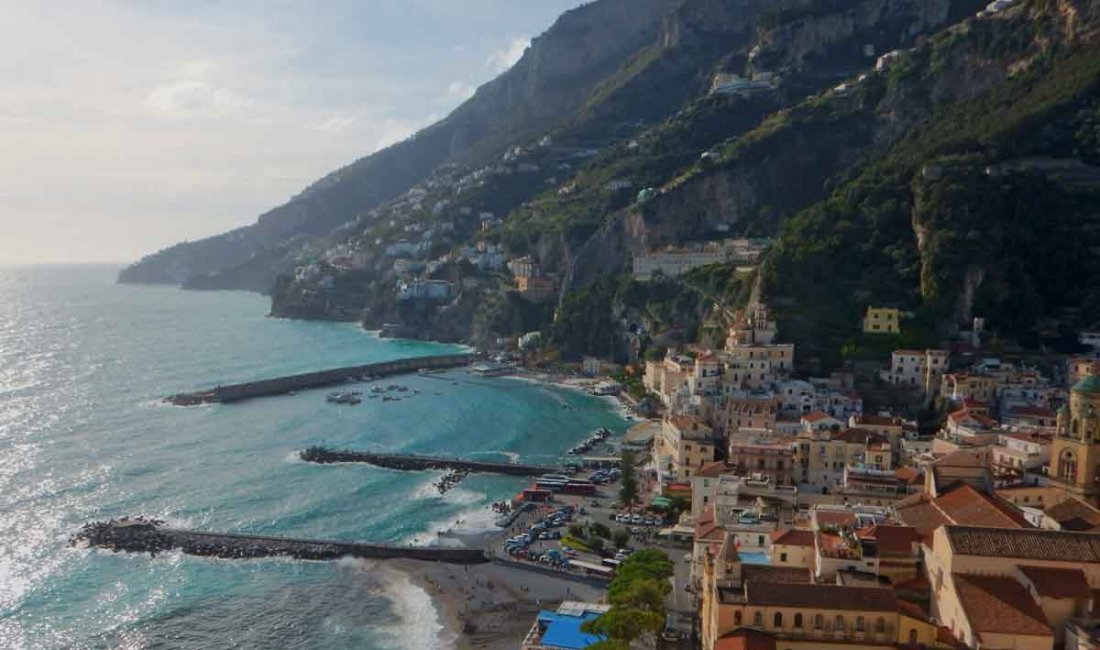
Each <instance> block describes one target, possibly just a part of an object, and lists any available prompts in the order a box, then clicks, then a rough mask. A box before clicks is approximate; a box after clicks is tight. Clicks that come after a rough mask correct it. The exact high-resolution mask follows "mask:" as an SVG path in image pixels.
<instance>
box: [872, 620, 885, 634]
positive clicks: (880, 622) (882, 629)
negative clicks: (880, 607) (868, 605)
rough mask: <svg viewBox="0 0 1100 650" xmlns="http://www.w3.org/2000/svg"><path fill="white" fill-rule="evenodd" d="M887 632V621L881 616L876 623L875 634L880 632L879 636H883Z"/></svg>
mask: <svg viewBox="0 0 1100 650" xmlns="http://www.w3.org/2000/svg"><path fill="white" fill-rule="evenodd" d="M885 631H886V619H885V618H883V617H881V616H879V617H878V620H877V621H875V632H878V633H879V634H882V633H883V632H885Z"/></svg>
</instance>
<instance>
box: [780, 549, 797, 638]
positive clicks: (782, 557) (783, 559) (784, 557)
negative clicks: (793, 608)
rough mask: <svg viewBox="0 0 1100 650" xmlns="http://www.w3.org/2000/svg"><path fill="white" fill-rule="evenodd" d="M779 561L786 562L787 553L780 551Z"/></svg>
mask: <svg viewBox="0 0 1100 650" xmlns="http://www.w3.org/2000/svg"><path fill="white" fill-rule="evenodd" d="M779 561H780V562H786V561H787V554H786V553H780V554H779ZM795 620H796V621H797V620H798V619H797V618H795Z"/></svg>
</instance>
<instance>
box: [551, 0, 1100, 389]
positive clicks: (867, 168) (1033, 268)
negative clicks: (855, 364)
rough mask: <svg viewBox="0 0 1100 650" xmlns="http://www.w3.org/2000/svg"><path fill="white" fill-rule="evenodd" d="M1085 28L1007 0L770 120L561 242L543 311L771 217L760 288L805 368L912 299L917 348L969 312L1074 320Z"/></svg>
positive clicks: (1089, 87) (1090, 184)
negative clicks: (634, 261)
mask: <svg viewBox="0 0 1100 650" xmlns="http://www.w3.org/2000/svg"><path fill="white" fill-rule="evenodd" d="M1098 24H1100V22H1098V20H1097V7H1096V3H1094V2H1089V1H1080V2H1071V1H1066V2H1049V1H1037V2H1026V3H1025V2H1022V3H1020V5H1019V6H1017V7H1014V8H1012V9H1010V10H1008V11H1005V12H1001V13H997V14H993V15H985V16H982V17H980V18H975V19H969V20H966V21H964V22H962V23H960V24H958V25H956V26H954V27H952V28H951V29H948V30H945V31H943V32H941V33H939V34H937V35H936V36H935V37H934V38H932V39H929V40H928V41H927V42H925V43H924V44H922V45H921V46H920V47H918V48H916V49H914V50H912V51H910V52H905V53H901V56H899V57H897V58H896V59H895V64H894V65H893V66H892V67H890V68H889V69H888V70H884V71H883V72H882V73H880V74H874V75H868V76H866V77H863V78H861V79H860V80H858V81H853V82H849V83H846V84H844V85H842V86H838V88H837V89H835V90H833V91H830V92H828V93H825V94H823V95H821V96H819V97H815V98H813V99H811V100H809V101H806V102H803V103H800V104H798V105H796V106H794V107H792V108H791V109H788V110H783V111H780V112H778V113H776V114H774V115H772V116H771V117H769V118H768V119H767V120H765V121H764V122H763V123H762V124H761V125H760V126H759V127H758V128H756V129H754V130H752V131H751V132H749V133H747V134H745V135H744V136H742V137H738V138H734V139H732V140H731V141H730V142H729V143H727V144H726V145H725V146H724V147H723V148H722V150H721V152H720V153H719V154H718V155H717V156H716V157H711V158H709V159H708V160H707V161H706V164H703V163H702V162H700V163H697V164H695V165H692V166H691V167H689V168H687V169H684V170H682V171H681V172H679V173H677V174H675V176H674V178H672V180H670V181H669V182H668V183H666V184H665V185H664V186H663V187H662V188H661V189H660V191H659V192H658V193H657V195H656V196H655V197H654V199H653V200H651V201H649V202H647V203H644V204H640V205H636V206H632V207H630V208H628V209H626V210H622V211H619V212H617V213H615V214H614V215H613V216H612V217H611V218H610V219H609V220H608V221H607V223H606V224H604V225H603V226H602V227H601V228H600V229H599V231H598V232H597V233H596V234H595V235H594V236H593V237H592V239H590V240H589V241H588V242H587V243H586V244H585V245H584V247H583V249H582V250H581V252H580V254H579V255H578V257H577V260H576V263H575V270H574V275H573V288H574V290H575V291H576V293H574V294H573V295H571V296H570V297H569V298H568V299H567V301H566V304H565V305H563V309H564V311H563V313H565V314H568V315H578V314H579V315H580V316H575V317H576V318H578V319H579V320H580V322H581V323H583V321H584V319H585V318H588V319H589V320H592V316H591V314H592V313H593V312H592V310H591V307H590V306H589V307H585V306H583V305H578V304H570V303H577V302H578V301H583V300H586V299H587V300H589V301H590V303H592V304H605V305H612V307H611V309H612V310H614V309H615V307H613V306H614V305H616V304H621V296H622V295H623V294H622V291H621V289H620V290H619V291H618V292H615V291H612V292H611V293H609V292H608V291H607V288H606V283H602V281H601V280H600V278H603V277H605V276H606V274H608V273H614V272H617V270H618V269H620V268H622V266H623V265H624V264H625V263H626V262H627V261H629V259H630V256H631V255H632V254H634V253H636V252H638V251H641V250H644V249H647V248H652V247H654V246H657V245H661V244H663V243H670V242H675V241H682V240H684V239H689V238H695V237H699V236H702V235H703V234H704V233H705V232H706V231H707V229H708V228H709V226H710V224H712V223H713V222H714V221H720V220H724V221H727V222H732V223H735V224H737V231H739V232H745V233H752V234H770V233H774V232H776V231H777V229H778V230H779V232H780V238H779V241H778V242H777V244H776V245H775V246H774V249H773V250H772V251H771V252H770V253H769V255H768V256H767V260H766V263H765V265H764V267H763V269H762V272H761V274H760V281H761V287H760V288H761V290H762V292H763V296H764V297H765V298H766V299H768V300H769V301H770V302H771V303H772V304H773V306H774V307H776V308H777V310H778V314H779V317H780V329H781V333H782V335H783V336H784V337H785V338H787V339H789V340H793V341H794V342H796V343H797V344H798V345H799V346H800V350H801V352H800V355H799V359H800V361H801V362H803V363H805V364H806V365H807V366H809V367H811V369H819V368H822V367H830V366H833V365H835V364H836V363H837V362H838V361H840V356H839V353H840V352H841V351H842V350H845V349H849V348H852V347H853V346H856V347H858V344H857V343H856V342H855V340H856V338H857V335H858V324H859V319H860V315H861V313H862V310H863V309H864V308H865V307H866V306H867V305H868V304H893V305H897V306H901V307H904V308H907V309H910V310H913V311H915V312H916V313H917V314H918V317H917V319H916V320H915V321H914V322H912V323H911V329H912V331H913V332H914V333H915V335H917V334H919V333H920V332H925V333H927V334H928V335H929V338H927V339H926V340H927V341H929V342H934V341H935V340H936V339H937V338H939V336H942V335H944V334H950V333H951V331H952V330H954V329H957V327H958V326H960V325H966V324H968V321H969V319H970V317H971V316H981V317H984V318H985V319H986V328H987V330H989V331H990V333H991V334H992V335H993V336H994V337H997V336H999V337H1003V338H1006V339H1010V340H1014V341H1016V342H1020V343H1023V344H1025V345H1035V344H1038V343H1039V342H1040V341H1043V340H1048V341H1057V340H1058V339H1059V338H1060V337H1064V336H1063V335H1064V333H1066V332H1069V331H1073V330H1074V328H1080V327H1088V326H1091V325H1094V324H1095V323H1096V322H1097V320H1098V319H1100V291H1098V289H1097V284H1096V282H1095V278H1096V277H1097V274H1098V273H1100V262H1098V260H1100V255H1098V253H1100V217H1098V212H1100V211H1098V206H1100V203H1098V199H1100V195H1098V193H1097V192H1098V189H1100V185H1097V181H1098V180H1100V168H1096V167H1094V166H1093V165H1094V164H1095V160H1096V135H1095V130H1094V128H1095V127H1094V125H1095V123H1096V108H1095V106H1096V103H1097V101H1098V100H1100V98H1098V97H1097V95H1096V93H1097V78H1098V77H1097V75H1098V72H1100V51H1098V50H1097V43H1096V40H1095V33H1096V29H1097V26H1098ZM585 286H592V287H594V288H597V289H598V288H600V287H603V290H582V287H585ZM603 313H606V309H605V310H604V312H603ZM559 320H560V319H559ZM559 325H561V323H559ZM565 325H566V326H565V327H559V328H558V329H559V331H573V332H584V331H587V330H589V329H590V328H588V327H586V326H584V325H583V324H578V323H572V324H570V323H566V324H565ZM582 341H583V339H582ZM558 342H559V344H561V345H568V343H569V339H568V336H566V337H563V338H560V339H559V341H558ZM573 347H574V348H575V351H576V352H584V351H586V350H585V349H584V348H576V346H573ZM855 351H856V352H857V353H858V349H857V350H855Z"/></svg>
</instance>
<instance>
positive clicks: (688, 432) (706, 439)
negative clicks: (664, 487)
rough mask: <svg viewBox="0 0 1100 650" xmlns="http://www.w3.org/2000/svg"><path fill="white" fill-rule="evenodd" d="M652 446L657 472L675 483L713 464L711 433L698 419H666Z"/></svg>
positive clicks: (689, 417) (691, 416)
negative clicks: (708, 464) (653, 446)
mask: <svg viewBox="0 0 1100 650" xmlns="http://www.w3.org/2000/svg"><path fill="white" fill-rule="evenodd" d="M654 444H655V449H654V456H655V458H656V462H657V469H658V471H660V472H661V473H662V474H663V475H667V476H668V477H669V478H671V479H672V480H675V481H683V480H685V479H689V478H691V476H692V473H693V472H694V471H696V470H698V469H699V468H701V467H702V466H703V465H705V464H707V463H711V462H713V461H714V447H715V440H714V432H713V430H712V429H711V428H710V427H709V426H708V425H707V424H706V423H705V422H703V420H702V419H700V418H699V417H697V416H693V415H681V416H674V417H671V418H667V419H665V420H664V421H663V422H662V423H661V433H660V435H659V436H657V438H656V440H655V443H654Z"/></svg>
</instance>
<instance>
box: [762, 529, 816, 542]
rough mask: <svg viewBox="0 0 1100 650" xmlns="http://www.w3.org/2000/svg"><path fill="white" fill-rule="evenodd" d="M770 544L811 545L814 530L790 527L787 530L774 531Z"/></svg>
mask: <svg viewBox="0 0 1100 650" xmlns="http://www.w3.org/2000/svg"><path fill="white" fill-rule="evenodd" d="M772 544H783V545H785V546H813V545H814V531H812V530H806V529H805V528H791V529H789V530H782V531H779V530H777V531H775V532H774V533H772Z"/></svg>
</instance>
